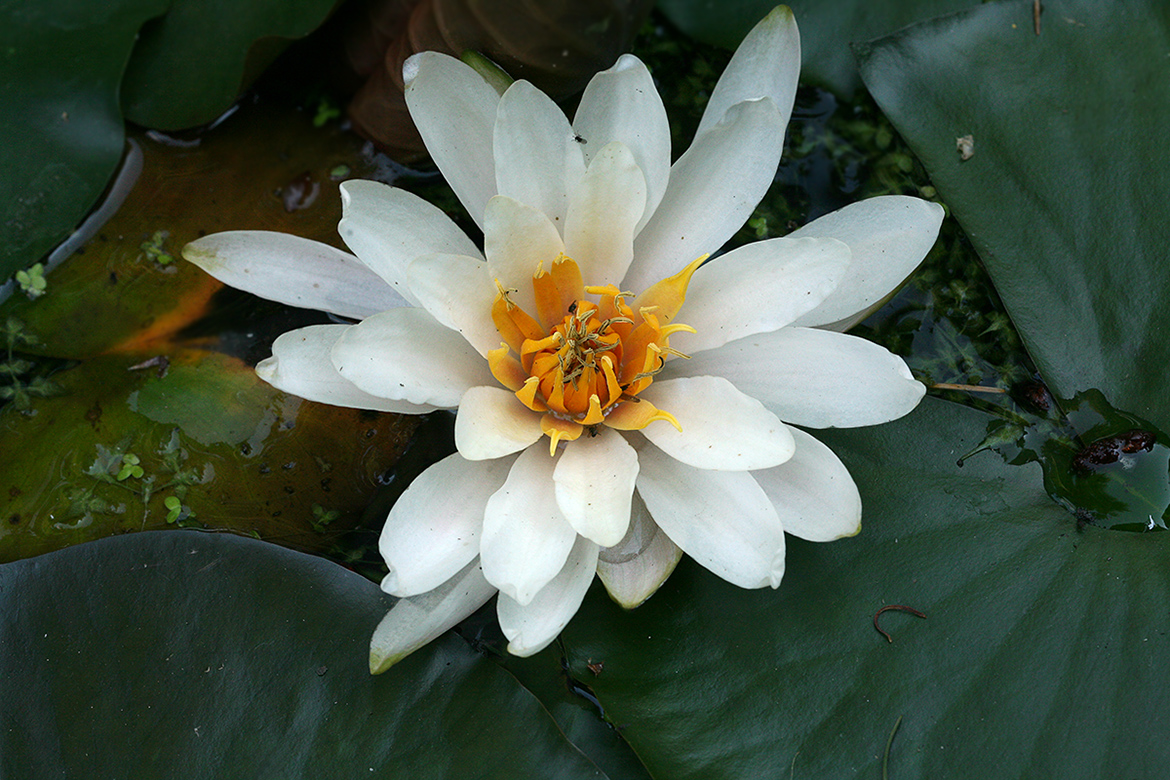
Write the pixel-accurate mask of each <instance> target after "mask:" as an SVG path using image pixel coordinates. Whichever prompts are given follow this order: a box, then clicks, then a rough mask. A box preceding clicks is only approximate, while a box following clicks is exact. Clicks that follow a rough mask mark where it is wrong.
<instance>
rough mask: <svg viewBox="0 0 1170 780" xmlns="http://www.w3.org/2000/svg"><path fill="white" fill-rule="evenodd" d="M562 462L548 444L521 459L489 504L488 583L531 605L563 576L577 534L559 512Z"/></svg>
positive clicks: (484, 545) (483, 550)
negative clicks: (556, 486)
mask: <svg viewBox="0 0 1170 780" xmlns="http://www.w3.org/2000/svg"><path fill="white" fill-rule="evenodd" d="M555 466H556V460H555V459H554V458H553V457H551V456H550V455H549V454H548V447H547V446H546V445H545V444H544V442H538V443H537V444H534V445H533V446H531V447H529V448H528V449H526V450H525V451H524V452H522V453H520V457H519V458H517V459H516V462H515V463H514V464H513V465H512V470H511V471H509V472H508V480H507V481H506V482H505V483H504V486H503V487H501V488H500V489H499V490H497V491H496V492H495V493H494V494H493V495H492V497H491V498H489V499H488V502H487V509H486V512H485V515H484V521H483V536H482V537H481V541H480V555H481V557H482V559H483V572H484V576H485V577H487V578H488V581H489V582H491V583H492V584H493V585H495V586H496V587H497V588H499V589H500V592H501V593H506V594H507V595H508V596H509V597H510V598H513V599H515V600H516V601H518V602H519V603H520V604H522V605H523V604H528V603H529V602H531V601H532V599H533V597H534V596H536V593H537V591H539V590H540V589H541V588H543V587H544V586H545V585H547V584H548V583H549V581H551V580H552V578H553V577H555V576H557V573H558V572H559V571H560V570H561V568H562V567H563V566H564V565H565V558H567V557H568V555H569V550H571V549H572V548H573V542H574V541H575V540H576V539H577V532H576V531H574V530H573V526H571V525H569V522H568V521H567V520H565V517H564V515H562V514H561V510H560V509H559V508H558V507H557V499H556V496H555V495H554V493H553V478H552V475H553V468H554V467H555Z"/></svg>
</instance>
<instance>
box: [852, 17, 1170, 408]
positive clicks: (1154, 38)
mask: <svg viewBox="0 0 1170 780" xmlns="http://www.w3.org/2000/svg"><path fill="white" fill-rule="evenodd" d="M1043 7H1044V12H1043V14H1042V16H1041V30H1040V35H1036V33H1035V31H1034V27H1033V16H1032V6H1031V4H1028V3H1011V4H988V5H983V6H980V7H978V8H976V9H974V10H973V11H971V12H969V13H962V14H958V15H956V16H953V17H948V18H944V19H936V20H933V21H930V22H927V23H924V24H921V25H918V26H916V27H913V28H910V29H908V30H905V31H904V32H902V33H900V34H898V35H895V36H892V37H890V38H887V39H884V40H882V41H879V42H876V43H874V44H872V45H871V46H867V47H862V48H860V49H859V50H858V51H859V56H860V61H861V70H862V75H863V77H864V78H865V82H866V85H867V86H868V87H869V89H870V91H871V92H872V93H873V95H874V97H875V98H876V99H877V101H878V103H879V104H880V105H881V107H882V109H883V110H884V111H885V112H886V113H887V114H888V115H889V116H890V118H891V120H892V121H893V122H894V124H895V126H896V127H897V128H898V130H899V132H901V133H902V134H903V135H904V136H905V137H906V139H907V140H908V141H909V142H910V145H911V146H912V148H913V149H914V151H915V152H916V153H917V154H918V156H919V157H920V158H921V159H922V162H923V164H924V165H925V166H926V168H927V170H928V171H929V172H930V174H931V177H932V179H933V181H934V184H935V185H936V186H937V187H938V190H939V193H940V194H941V196H942V198H943V200H944V201H945V202H946V203H947V205H948V206H949V207H950V208H951V209H952V212H953V213H954V215H955V216H956V217H957V218H958V220H959V222H960V223H961V224H962V225H963V227H964V229H965V230H966V231H967V234H968V235H969V236H970V237H971V240H972V242H973V243H974V245H975V247H976V249H977V250H978V251H979V254H980V256H981V257H982V259H983V261H984V263H985V264H986V266H987V269H988V271H989V272H990V274H991V277H992V279H993V281H994V282H995V285H996V288H997V290H998V292H999V294H1000V297H1001V298H1002V299H1003V303H1004V305H1005V307H1006V308H1007V310H1008V313H1009V314H1010V315H1011V317H1012V319H1013V321H1014V323H1015V325H1016V327H1017V329H1018V330H1019V332H1020V335H1021V336H1022V337H1023V340H1024V344H1025V346H1026V348H1027V349H1028V352H1029V353H1030V354H1031V356H1032V357H1033V359H1034V360H1035V362H1036V365H1037V367H1038V368H1039V370H1040V373H1041V375H1042V376H1043V378H1044V379H1045V381H1046V382H1047V383H1048V386H1049V387H1050V388H1051V389H1052V391H1053V393H1054V394H1055V395H1057V396H1059V397H1060V398H1065V399H1070V398H1072V397H1073V396H1075V395H1076V394H1077V393H1079V392H1081V391H1086V390H1091V389H1095V390H1099V391H1101V392H1102V393H1103V394H1104V396H1105V398H1106V399H1107V401H1108V402H1109V403H1110V404H1112V405H1113V406H1114V407H1116V408H1117V409H1120V410H1123V411H1125V412H1128V413H1132V414H1135V415H1138V416H1140V417H1142V418H1144V419H1147V420H1149V421H1150V422H1151V423H1152V424H1153V425H1154V426H1156V427H1157V428H1159V429H1161V430H1170V404H1168V403H1167V402H1166V398H1167V395H1166V388H1167V386H1170V339H1167V338H1166V334H1167V333H1168V332H1170V307H1168V306H1166V304H1165V302H1166V301H1167V300H1168V299H1170V275H1168V274H1167V273H1166V259H1167V255H1166V247H1167V246H1170V200H1168V199H1167V197H1166V193H1167V192H1170V154H1167V150H1166V132H1165V129H1166V127H1167V126H1168V125H1170V58H1167V56H1166V55H1167V50H1168V44H1167V41H1168V40H1170V8H1168V7H1167V6H1166V4H1165V3H1161V2H1134V3H1127V4H1125V5H1123V6H1118V5H1115V4H1102V3H1096V2H1093V1H1092V0H1046V2H1045V3H1044V4H1043ZM1119 58H1120V59H1119ZM966 136H971V137H972V141H973V147H972V151H973V154H972V156H970V158H969V159H967V160H963V159H962V158H961V155H960V152H959V151H958V149H957V146H956V143H957V140H956V139H959V138H964V137H966Z"/></svg>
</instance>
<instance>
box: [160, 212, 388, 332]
mask: <svg viewBox="0 0 1170 780" xmlns="http://www.w3.org/2000/svg"><path fill="white" fill-rule="evenodd" d="M183 257H184V258H185V259H187V260H189V261H190V262H192V263H194V264H195V265H197V266H199V267H200V268H202V269H203V270H204V271H206V272H207V273H209V274H211V275H212V276H214V277H215V278H216V279H218V280H220V281H221V282H223V283H224V284H227V285H231V286H232V287H235V288H236V289H238V290H244V291H245V292H250V293H252V294H253V295H259V296H260V297H261V298H267V299H268V300H270V301H277V302H279V303H286V304H288V305H289V306H300V307H301V308H304V309H318V310H320V311H327V312H332V313H333V314H339V315H341V316H342V317H353V318H355V319H361V318H363V317H368V316H370V315H371V314H376V313H378V312H380V311H385V310H386V309H393V308H396V307H398V306H404V305H406V301H405V300H403V298H402V296H400V295H398V294H397V293H395V292H394V290H393V289H391V288H390V287H389V286H388V285H387V284H386V283H385V282H383V281H382V280H381V279H380V278H379V277H378V275H377V274H375V273H374V272H373V271H371V270H370V269H369V268H366V266H364V265H363V264H362V262H361V261H360V260H358V259H357V258H356V257H354V256H353V255H351V254H349V253H348V252H342V251H341V250H340V249H334V248H333V247H331V246H329V245H328V244H322V243H320V242H319V241H310V240H309V239H307V238H300V237H299V236H290V235H288V234H287V233H272V232H268V231H264V230H231V231H227V232H225V233H212V234H211V235H210V236H204V237H203V238H200V239H196V240H195V241H192V242H191V243H190V244H187V245H186V246H185V247H183Z"/></svg>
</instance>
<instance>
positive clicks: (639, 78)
mask: <svg viewBox="0 0 1170 780" xmlns="http://www.w3.org/2000/svg"><path fill="white" fill-rule="evenodd" d="M573 129H574V130H576V132H577V137H578V138H580V139H581V140H580V143H581V146H582V148H583V149H584V150H585V161H586V162H589V161H590V160H591V159H592V157H593V155H594V154H596V153H597V152H598V151H600V150H601V149H602V148H603V147H604V146H605V145H606V144H608V143H610V142H611V141H621V142H622V143H623V144H625V145H626V148H627V149H629V150H630V152H631V153H632V154H633V155H634V162H635V163H637V165H638V168H639V169H640V170H641V171H642V174H643V176H645V179H646V208H645V212H644V213H643V214H642V218H641V219H640V220H638V224H637V226H636V228H635V231H634V232H635V234H636V233H637V231H639V230H641V229H642V226H643V225H645V224H646V222H647V221H648V220H649V219H650V216H651V215H652V214H653V213H654V210H655V209H656V208H658V203H659V202H660V201H661V200H662V195H663V193H665V192H666V183H667V181H668V180H669V179H670V122H669V121H668V120H667V118H666V109H665V108H664V107H663V105H662V98H660V97H659V96H658V90H657V89H655V87H654V80H653V79H652V78H651V77H650V71H648V70H646V66H645V65H643V64H642V61H641V60H639V59H638V58H637V57H635V56H634V55H632V54H623V55H622V56H621V57H618V61H617V63H616V64H615V65H614V66H613V67H612V68H610V69H609V70H603V71H601V72H600V73H598V74H597V75H595V76H594V77H593V78H592V79H590V81H589V85H588V86H587V87H585V93H584V94H583V95H581V102H580V103H579V104H578V105H577V115H576V117H575V118H574V119H573Z"/></svg>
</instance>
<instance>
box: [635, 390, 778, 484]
mask: <svg viewBox="0 0 1170 780" xmlns="http://www.w3.org/2000/svg"><path fill="white" fill-rule="evenodd" d="M640 395H641V397H642V398H645V399H646V400H647V401H649V402H650V403H652V404H654V405H655V406H656V407H658V408H659V409H661V410H663V411H665V412H670V413H671V414H672V415H674V417H675V419H677V420H678V422H679V425H680V426H682V431H679V430H677V429H676V428H675V427H674V426H673V425H671V424H670V423H668V422H664V421H657V422H653V423H650V425H648V426H646V427H645V428H643V429H642V435H643V436H645V437H646V438H647V439H649V440H650V441H651V442H653V443H654V445H655V446H657V447H658V448H659V449H661V450H662V451H663V452H665V453H667V454H668V455H670V456H671V457H672V458H675V459H676V460H680V461H682V462H683V463H686V464H688V465H690V466H694V467H695V468H699V469H716V470H718V471H750V470H752V469H766V468H770V467H772V466H777V465H779V464H781V463H783V462H784V461H786V460H788V459H789V458H791V457H792V452H793V448H794V446H795V445H794V444H793V442H792V434H791V433H790V432H789V430H788V426H787V425H785V424H784V423H782V422H780V419H779V418H778V417H776V415H775V414H773V413H772V412H770V411H768V410H767V409H766V408H764V405H763V404H762V403H760V402H759V401H757V400H756V399H754V398H752V397H750V396H748V395H745V394H744V393H742V392H740V391H739V390H738V389H737V388H736V387H735V386H734V385H732V383H731V382H728V381H727V380H726V379H724V378H723V377H719V376H693V377H685V378H681V379H666V380H664V381H658V382H655V383H654V384H652V385H650V387H648V388H646V389H645V390H643V391H642V392H641V393H640Z"/></svg>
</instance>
